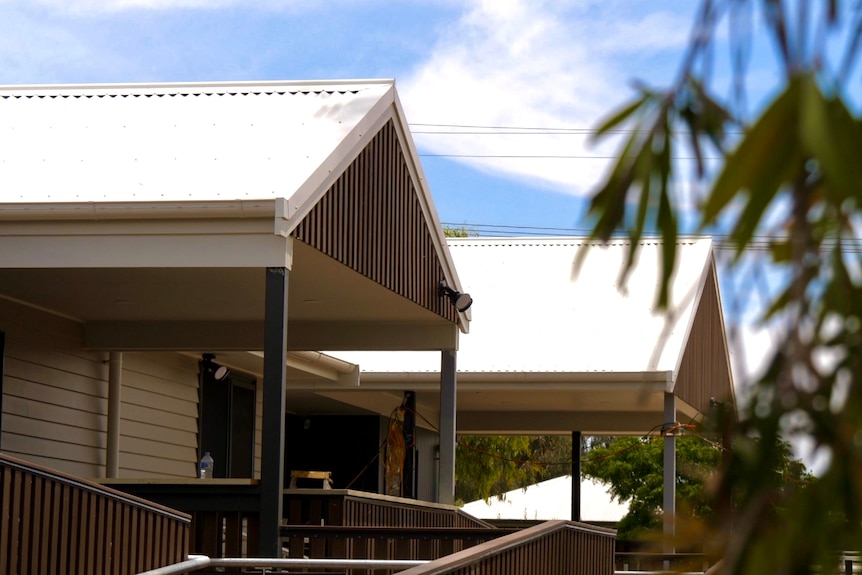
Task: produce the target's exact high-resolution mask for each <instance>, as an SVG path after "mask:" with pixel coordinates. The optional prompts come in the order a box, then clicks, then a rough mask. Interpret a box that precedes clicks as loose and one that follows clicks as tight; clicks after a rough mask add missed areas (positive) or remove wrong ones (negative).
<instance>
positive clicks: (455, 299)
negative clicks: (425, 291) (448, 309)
mask: <svg viewBox="0 0 862 575" xmlns="http://www.w3.org/2000/svg"><path fill="white" fill-rule="evenodd" d="M437 293H438V294H439V295H440V297H444V296H445V297H448V298H449V301H451V302H452V305H454V306H455V309H457V310H458V311H460V312H465V311H467V310H468V309H470V306H471V305H473V298H471V297H470V294H468V293H461V292H459V291H457V290H453V289H452V288H450V287H449V286H447V285H446V281H445V280H444V281H441V282H440V287H439V288H438V290H437Z"/></svg>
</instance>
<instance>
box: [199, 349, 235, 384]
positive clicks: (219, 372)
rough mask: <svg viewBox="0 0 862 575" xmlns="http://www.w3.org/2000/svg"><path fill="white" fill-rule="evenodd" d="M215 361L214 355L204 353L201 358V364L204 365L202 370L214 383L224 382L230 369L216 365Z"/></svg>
mask: <svg viewBox="0 0 862 575" xmlns="http://www.w3.org/2000/svg"><path fill="white" fill-rule="evenodd" d="M214 359H215V355H214V354H211V353H205V354H203V356H202V360H203V361H202V363H203V364H204V370H205V371H206V372H207V373H209V374H211V375H212V376H213V379H214V380H216V381H224V380H225V378H227V376H229V375H230V368H228V367H225V366H223V365H218V364H217V363H215V362H214V361H213V360H214Z"/></svg>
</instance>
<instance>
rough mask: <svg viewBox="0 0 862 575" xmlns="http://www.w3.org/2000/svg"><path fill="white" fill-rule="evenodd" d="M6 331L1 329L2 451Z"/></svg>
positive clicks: (0, 437) (0, 433)
mask: <svg viewBox="0 0 862 575" xmlns="http://www.w3.org/2000/svg"><path fill="white" fill-rule="evenodd" d="M5 361H6V332H3V331H0V451H3V379H4V378H5V375H4V374H5V371H4V367H5Z"/></svg>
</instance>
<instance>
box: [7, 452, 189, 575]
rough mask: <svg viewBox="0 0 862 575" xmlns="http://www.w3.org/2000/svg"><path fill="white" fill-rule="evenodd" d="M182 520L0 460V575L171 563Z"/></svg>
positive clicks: (184, 528)
mask: <svg viewBox="0 0 862 575" xmlns="http://www.w3.org/2000/svg"><path fill="white" fill-rule="evenodd" d="M189 522H190V517H189V516H188V515H186V514H184V513H179V512H177V511H174V510H172V509H169V508H167V507H163V506H160V505H156V504H153V503H150V502H148V501H145V500H143V499H139V498H136V497H131V496H128V495H126V494H124V493H121V492H119V491H115V490H113V489H109V488H106V487H103V486H100V485H97V484H95V483H91V482H89V481H86V480H83V479H77V478H75V477H72V476H70V475H66V474H64V473H60V472H58V471H53V470H50V469H47V468H44V467H41V466H38V465H34V464H32V463H29V462H26V461H23V460H20V459H17V458H14V457H10V456H7V455H3V454H0V575H7V574H10V575H11V574H17V573H40V574H43V573H44V574H54V573H56V574H81V575H84V574H95V575H99V574H102V573H104V574H111V575H125V574H131V573H138V572H141V571H146V570H148V569H154V568H156V567H161V566H164V565H169V564H172V563H177V562H179V561H182V560H184V559H185V558H186V556H187V555H188V552H189V547H188V534H189Z"/></svg>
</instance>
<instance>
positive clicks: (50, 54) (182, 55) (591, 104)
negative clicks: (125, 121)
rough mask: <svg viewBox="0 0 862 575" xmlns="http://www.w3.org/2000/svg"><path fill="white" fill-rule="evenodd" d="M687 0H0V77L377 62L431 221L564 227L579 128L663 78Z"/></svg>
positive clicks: (571, 205) (306, 70) (587, 174)
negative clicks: (429, 203)
mask: <svg viewBox="0 0 862 575" xmlns="http://www.w3.org/2000/svg"><path fill="white" fill-rule="evenodd" d="M694 4H695V3H694V2H691V1H690V0H686V1H663V2H660V3H654V2H646V1H638V0H627V1H620V0H607V1H576V2H561V1H556V2H535V1H533V2H528V1H526V0H508V1H486V2H479V1H465V2H455V1H447V0H419V1H416V2H394V1H392V2H390V1H383V0H367V1H359V0H336V1H331V2H304V1H294V0H258V1H255V2H248V1H240V0H210V1H207V0H0V83H3V84H36V83H80V82H157V81H212V80H275V79H287V80H294V79H296V80H299V79H334V78H395V79H396V82H397V87H398V91H399V94H400V97H401V100H402V103H403V105H404V108H405V110H406V113H407V118H408V121H409V122H410V123H411V125H412V129H413V132H414V134H415V135H414V137H415V139H416V142H417V145H418V147H419V151H420V153H421V154H422V155H423V166H424V169H425V172H426V176H427V178H428V180H429V183H430V186H431V190H432V193H433V195H434V198H435V202H436V204H437V208H438V211H439V214H440V217H441V220H442V221H444V222H451V223H455V224H468V225H469V224H483V225H495V226H515V227H517V226H520V227H533V228H561V230H555V231H557V232H562V231H564V230H568V229H571V230H582V229H584V228H585V223H584V220H583V213H584V205H585V200H584V198H585V196H586V194H587V193H588V191H589V190H590V189H591V188H592V186H593V185H594V184H595V182H596V181H597V180H598V178H599V177H600V174H601V172H602V169H603V168H604V166H605V164H606V162H607V159H606V158H607V156H609V155H611V154H612V153H613V150H612V148H610V147H608V146H604V147H603V148H597V147H589V146H587V142H586V133H585V132H586V130H588V129H589V128H591V127H593V126H595V124H596V123H597V121H598V119H599V118H600V117H601V116H602V115H603V114H604V113H606V112H608V111H609V110H610V109H611V108H612V107H613V106H614V105H616V104H619V103H621V102H623V101H624V100H625V99H626V98H628V97H630V96H631V93H632V92H631V89H630V81H631V80H632V79H634V78H635V77H644V76H647V77H648V78H649V79H650V80H651V81H654V82H657V83H658V82H662V81H666V80H667V79H668V78H670V77H671V75H672V73H673V71H674V69H675V66H676V62H677V60H678V58H679V53H680V51H681V49H682V47H683V46H684V44H685V42H686V39H687V31H688V29H689V26H690V22H691V19H692V12H693V6H694ZM250 6H251V7H250ZM423 124H424V125H423ZM428 124H430V125H428ZM449 126H491V127H504V128H511V127H521V128H533V129H536V128H538V129H539V130H530V131H531V132H533V133H531V134H512V133H511V132H512V130H488V129H480V130H476V129H470V128H462V127H455V128H450V127H449ZM549 128H550V129H552V130H557V131H559V130H560V129H569V130H573V131H572V132H569V133H565V134H560V133H556V134H554V133H549V131H548V130H546V129H549ZM434 131H436V132H448V133H446V134H436V135H435V134H431V133H428V132H434ZM536 131H538V132H541V133H538V134H537V133H535V132H536ZM452 132H462V133H460V134H453V133H452ZM463 132H472V133H469V134H465V133H463ZM476 132H486V133H483V134H477V133H476ZM488 132H491V133H488ZM454 156H458V157H454ZM481 156H505V157H496V158H489V157H481ZM524 156H539V157H533V158H528V157H524ZM542 156H556V157H542ZM559 156H568V157H565V158H560V157H559ZM595 156H600V157H598V158H597V157H595ZM498 229H506V228H498ZM514 229H520V228H514ZM528 231H529V230H528ZM535 231H536V232H539V231H541V230H535Z"/></svg>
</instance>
